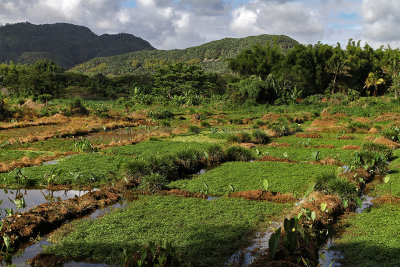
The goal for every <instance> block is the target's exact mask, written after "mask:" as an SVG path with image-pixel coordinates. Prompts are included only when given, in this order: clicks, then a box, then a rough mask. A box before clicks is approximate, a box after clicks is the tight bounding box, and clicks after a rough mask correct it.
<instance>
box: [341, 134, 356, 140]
mask: <svg viewBox="0 0 400 267" xmlns="http://www.w3.org/2000/svg"><path fill="white" fill-rule="evenodd" d="M338 139H339V140H351V139H354V137H353V136H349V135H342V136H339V137H338Z"/></svg>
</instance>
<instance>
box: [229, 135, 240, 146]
mask: <svg viewBox="0 0 400 267" xmlns="http://www.w3.org/2000/svg"><path fill="white" fill-rule="evenodd" d="M226 141H227V142H228V143H229V144H232V143H240V137H239V136H237V135H230V136H228V138H227V139H226Z"/></svg>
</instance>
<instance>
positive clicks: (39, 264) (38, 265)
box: [26, 253, 64, 267]
mask: <svg viewBox="0 0 400 267" xmlns="http://www.w3.org/2000/svg"><path fill="white" fill-rule="evenodd" d="M26 263H28V264H29V265H30V266H34V267H48V266H53V267H62V266H64V259H63V258H61V257H59V256H56V255H54V254H50V253H40V254H39V255H36V256H35V257H34V258H33V259H30V260H28V261H27V262H26Z"/></svg>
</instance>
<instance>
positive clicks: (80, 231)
mask: <svg viewBox="0 0 400 267" xmlns="http://www.w3.org/2000/svg"><path fill="white" fill-rule="evenodd" d="M55 103H56V102H55ZM86 104H87V106H90V107H91V108H92V109H96V108H98V107H101V108H104V107H110V108H111V107H115V108H116V110H118V112H120V113H119V114H116V113H117V112H115V113H113V114H112V115H113V116H115V118H113V119H111V118H110V117H107V116H105V115H104V114H103V113H101V114H100V112H99V114H97V113H96V114H97V115H91V117H86V116H75V117H70V118H69V117H68V118H67V117H65V118H64V117H63V120H62V121H60V122H57V121H56V120H53V119H48V120H47V121H44V122H41V123H42V124H38V125H36V124H35V120H33V121H30V122H18V124H15V125H18V126H15V127H11V126H10V127H9V126H6V125H4V128H3V129H2V130H0V138H1V143H2V145H1V147H0V162H1V165H0V167H1V168H0V171H1V173H0V186H1V187H5V188H13V189H26V188H32V187H33V188H40V189H43V188H47V189H48V190H50V191H51V190H53V189H58V190H59V189H64V190H72V189H75V190H76V189H85V190H90V189H95V190H94V191H93V192H91V194H99V195H100V196H101V197H100V196H96V197H95V199H96V201H99V202H101V203H105V201H106V200H107V199H111V198H112V199H114V197H115V196H116V195H118V196H119V197H118V198H116V197H115V199H120V200H121V205H122V208H115V209H111V211H105V212H104V213H105V215H104V216H100V217H93V218H86V219H79V220H75V221H72V222H70V221H69V220H70V219H69V218H70V217H68V216H71V214H69V213H66V214H67V215H65V214H64V215H60V214H56V215H54V216H53V215H52V216H53V217H51V216H50V215H48V217H49V218H57V223H58V224H57V225H56V226H54V227H53V226H52V227H53V228H54V229H57V231H55V232H53V233H51V234H50V241H51V244H50V245H49V246H47V247H46V248H45V252H46V253H51V255H53V256H54V257H56V258H57V259H59V260H62V261H63V262H70V261H78V262H80V261H84V262H96V263H105V264H111V265H115V264H116V265H119V264H121V265H126V266H129V264H131V263H130V261H131V260H133V261H135V262H137V260H140V258H141V257H142V256H143V255H145V256H146V255H147V258H146V259H145V260H146V261H147V262H148V263H149V262H150V261H151V260H155V261H159V260H162V259H163V257H164V256H166V259H167V261H168V262H169V263H171V264H172V262H173V263H174V264H172V266H177V265H182V266H189V265H191V266H223V265H226V264H227V263H228V261H229V259H231V257H232V255H234V254H235V253H236V252H238V251H239V252H242V253H245V248H246V247H248V246H250V247H251V246H253V251H250V252H249V255H252V254H254V255H257V256H254V259H252V260H255V258H257V257H258V256H260V257H261V259H262V257H272V256H271V254H270V253H271V252H270V251H269V250H268V249H267V247H268V245H269V243H268V239H269V237H270V236H271V234H272V232H275V230H276V228H277V227H275V226H273V227H272V226H271V227H272V228H271V227H270V225H274V223H275V222H276V223H277V224H278V225H279V224H282V225H281V227H283V221H284V219H285V218H291V217H292V218H294V217H299V218H303V219H301V220H302V221H301V220H300V221H301V223H303V224H304V225H306V224H310V225H311V227H310V225H308V226H307V225H306V226H304V225H303V226H300V222H299V225H298V226H293V227H292V228H291V229H294V230H293V232H296V231H299V230H298V229H297V227H305V228H304V229H306V230H304V231H309V230H308V229H314V228H313V227H314V226H313V223H315V225H319V226H318V227H326V228H323V229H328V228H329V227H333V225H329V224H330V223H331V222H332V221H335V220H336V219H338V218H337V217H335V216H338V214H340V215H343V214H344V218H343V221H341V222H340V223H339V224H340V225H343V223H344V224H345V225H347V226H348V227H347V228H345V229H344V230H343V234H342V235H341V237H340V238H339V239H337V242H336V245H337V246H335V248H336V247H337V249H340V250H341V251H343V255H344V257H345V258H344V260H343V263H345V265H347V266H354V265H357V264H358V263H359V262H361V263H362V265H363V266H373V265H374V264H376V263H377V262H383V263H384V265H385V266H396V265H397V263H399V261H400V260H399V257H398V255H397V254H396V253H395V252H396V251H397V250H398V249H399V248H398V247H397V241H396V240H395V236H397V234H396V233H397V232H398V227H397V226H396V220H398V218H397V217H398V216H397V215H396V212H397V213H398V208H399V204H398V203H399V202H400V201H399V199H398V197H400V176H399V170H400V161H399V157H400V154H399V152H398V150H392V149H390V148H389V147H388V146H390V147H393V148H394V147H396V146H397V143H396V142H395V141H393V140H395V138H397V136H396V135H395V134H393V131H394V132H395V131H396V129H395V128H393V127H392V125H393V124H394V123H395V122H397V119H396V118H397V117H396V118H395V117H387V118H388V119H387V118H386V117H384V116H386V115H382V114H376V115H375V116H374V115H373V114H372V113H371V114H363V115H368V117H365V118H362V119H359V120H360V121H363V123H361V122H359V123H358V124H357V123H354V121H355V118H357V117H354V116H355V115H354V114H356V113H357V112H361V111H359V110H357V109H355V108H353V109H346V112H347V113H349V114H348V115H346V114H344V115H343V114H341V115H340V116H336V113H337V112H339V111H338V110H336V107H333V108H331V109H330V110H329V109H328V111H326V110H325V111H324V112H322V111H323V110H322V108H321V106H320V105H316V106H300V105H299V106H297V107H293V106H269V107H266V108H262V107H252V108H248V109H246V108H243V109H239V110H229V109H227V110H225V109H224V110H222V109H217V108H212V109H207V108H205V107H203V108H196V110H194V108H191V107H188V108H184V107H181V108H176V107H171V108H170V110H167V109H160V108H159V107H158V108H155V107H147V108H144V110H140V111H132V112H131V113H129V112H128V111H126V110H123V109H122V108H121V107H119V109H117V106H116V104H115V103H109V102H104V101H99V102H98V103H97V104H96V102H95V101H91V102H87V103H86ZM127 112H128V113H127ZM110 113H111V112H110ZM249 114H250V115H249ZM100 115H101V116H100ZM110 116H111V115H110ZM382 116H383V117H382ZM128 117H129V119H127V118H128ZM379 117H380V118H379ZM50 118H52V117H50ZM7 125H8V124H7ZM10 125H11V124H10ZM365 125H367V126H365ZM372 127H378V128H379V129H378V128H375V129H373V130H370V129H371V128H372ZM390 139H391V140H390ZM382 144H383V145H382ZM392 153H393V155H391V154H392ZM388 162H390V164H389V165H387V164H388ZM386 176H388V177H390V179H389V180H387V179H386V180H385V179H384V177H386ZM385 181H386V183H385ZM371 182H372V183H371ZM366 183H367V185H365V184H366ZM365 188H367V189H365ZM365 190H369V191H368V192H365ZM16 192H20V191H16ZM21 192H23V190H22V191H21ZM96 192H97V193H96ZM104 192H105V193H104ZM103 193H104V196H103V195H102V194H103ZM362 193H366V194H369V195H373V196H374V197H377V201H378V200H379V201H380V202H383V203H384V204H377V206H376V207H373V208H372V209H371V211H367V212H363V213H361V214H357V215H354V214H353V213H352V211H354V209H355V207H356V205H357V198H358V197H361V195H362ZM88 194H89V193H88ZM388 195H391V196H392V200H393V203H391V204H385V203H386V202H387V196H388ZM110 196H112V197H110ZM246 196H252V197H251V198H247V199H244V198H246ZM23 198H24V194H20V195H18V194H17V195H16V196H15V199H14V200H12V199H10V203H15V208H14V209H13V210H5V209H3V208H2V207H1V206H0V212H1V215H4V217H7V215H8V216H16V217H15V219H14V221H18V219H21V220H26V218H25V217H24V215H23V214H22V215H21V216H22V217H18V216H19V214H16V215H12V213H18V210H19V209H18V207H19V206H21V205H22V206H23V205H24V204H23V201H22V200H21V199H23ZM44 198H45V200H43V201H45V202H47V203H46V205H49V206H46V209H48V210H52V211H53V212H54V210H57V209H59V210H60V212H61V213H62V212H64V209H65V210H71V211H70V212H72V210H73V209H72V208H71V207H70V206H65V205H64V206H65V207H68V208H52V207H53V206H52V205H60V203H58V202H57V201H55V200H54V199H51V197H48V198H49V199H47V198H46V197H45V196H44ZM27 199H28V197H27ZM261 199H262V200H261ZM382 199H383V200H382ZM71 201H72V202H71V203H75V204H71V203H69V204H68V205H76V206H74V209H75V213H82V215H83V214H84V213H85V212H86V210H89V209H88V208H87V206H90V207H91V209H93V210H96V209H98V208H99V207H100V206H101V205H97V204H96V206H95V205H94V204H92V203H91V201H93V200H87V199H84V200H80V198H78V196H77V197H75V198H72V199H71ZM385 201H386V202H385ZM7 203H8V202H7ZM57 203H58V204H57ZM96 203H97V202H96ZM114 203H115V201H114ZM18 205H19V206H18ZM61 205H63V204H61ZM84 205H86V206H85V207H86V208H83V206H84ZM325 205H326V208H323V207H324V206H325ZM335 205H336V206H335ZM81 206H82V207H81ZM29 216H31V215H29ZM46 216H47V215H46ZM62 216H64V217H62ZM77 217H82V216H81V215H79V216H77ZM10 218H11V217H10ZM13 218H14V217H13ZM30 218H32V217H30ZM340 220H342V219H340ZM38 221H40V220H36V222H38ZM59 222H61V223H59ZM342 222H343V223H342ZM380 223H383V224H382V225H385V226H384V227H382V226H380V225H379V224H380ZM61 224H64V225H63V226H62V227H60V226H61ZM377 229H378V230H377ZM388 229H390V231H389V230H388ZM0 231H1V230H0ZM321 231H324V230H321ZM21 232H22V231H20V232H19V233H16V234H15V235H21ZM286 232H287V231H286ZM289 232H290V231H289ZM371 233H372V234H371ZM4 234H5V235H6V236H8V234H7V233H5V232H4V233H3V235H4ZM260 235H261V236H264V235H265V238H266V240H264V241H263V242H261V243H262V245H260V244H258V245H257V242H255V240H256V239H255V238H256V237H258V236H260ZM298 235H299V236H301V232H298ZM10 237H11V238H13V236H12V235H10ZM34 237H36V236H34ZM34 237H30V238H34ZM18 238H19V239H20V240H22V239H23V238H25V237H22V236H19V237H18ZM261 238H262V237H261ZM311 238H312V239H313V238H316V234H315V233H314V232H312V233H311ZM282 240H284V239H282ZM300 240H301V239H299V243H297V246H298V247H300V246H302V245H301V243H300ZM1 242H3V241H0V247H1V246H2V243H1ZM371 244H373V245H371ZM320 245H322V244H318V246H320ZM16 246H17V245H16ZM153 246H154V247H153ZM254 246H255V247H254ZM257 246H260V247H257ZM285 246H286V245H285V244H283V245H282V246H281V247H282V248H285V249H288V248H286V247H285ZM317 248H318V247H317ZM358 248H362V251H363V253H358V252H357V251H358ZM154 249H155V251H157V253H158V254H157V253H156V255H153V254H154V253H155V252H154V251H153V250H154ZM313 249H314V248H313ZM152 251H153V252H152ZM288 251H289V249H288ZM38 253H39V252H38ZM138 253H139V254H138ZM163 253H164V254H163ZM287 253H289V252H283V251H281V252H280V253H277V254H276V256H275V257H278V258H277V259H280V260H282V259H284V258H282V257H289V258H290V256H288V255H289V254H287ZM296 253H298V252H296ZM299 253H302V254H301V255H302V257H303V258H304V260H305V261H309V262H313V263H315V260H314V259H312V257H311V256H310V255H308V254H305V253H304V252H299ZM379 253H380V255H382V254H385V253H386V254H387V255H390V257H389V256H388V257H386V258H385V257H375V256H374V257H373V258H372V257H368V255H373V254H379ZM9 254H12V253H10V252H5V254H4V255H9ZM22 255H24V254H23V253H22ZM243 255H244V254H243ZM143 257H144V256H143ZM279 257H281V258H279ZM249 258H251V257H250V256H243V258H242V260H244V261H247V260H248V259H249ZM236 260H238V258H236ZM271 260H272V258H267V259H266V261H267V262H268V261H271ZM300 260H301V258H300ZM335 261H336V260H335ZM152 263H154V262H152ZM237 264H238V265H241V263H238V262H237ZM150 265H151V264H150ZM309 265H311V266H313V264H309ZM135 266H136V265H135ZM255 266H259V265H255Z"/></svg>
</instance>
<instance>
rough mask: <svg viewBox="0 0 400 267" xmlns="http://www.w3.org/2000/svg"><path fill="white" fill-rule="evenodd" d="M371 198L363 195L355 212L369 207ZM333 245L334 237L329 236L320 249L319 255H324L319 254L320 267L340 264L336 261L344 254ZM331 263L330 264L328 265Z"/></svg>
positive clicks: (335, 266)
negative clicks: (360, 203)
mask: <svg viewBox="0 0 400 267" xmlns="http://www.w3.org/2000/svg"><path fill="white" fill-rule="evenodd" d="M373 199H374V198H373V197H369V196H363V197H362V205H361V207H359V208H357V209H356V210H355V212H356V213H362V212H364V211H365V210H367V209H369V208H371V207H372V205H373V204H372V200H373ZM334 247H335V239H334V238H331V239H329V240H328V243H327V244H326V245H325V246H323V247H322V248H321V249H320V251H319V255H324V256H322V257H321V256H320V258H319V263H320V266H321V267H328V266H332V267H337V266H341V264H340V263H339V262H338V261H340V260H343V259H344V256H343V254H342V252H341V251H338V250H335V249H334ZM331 263H332V265H330V264H331Z"/></svg>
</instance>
